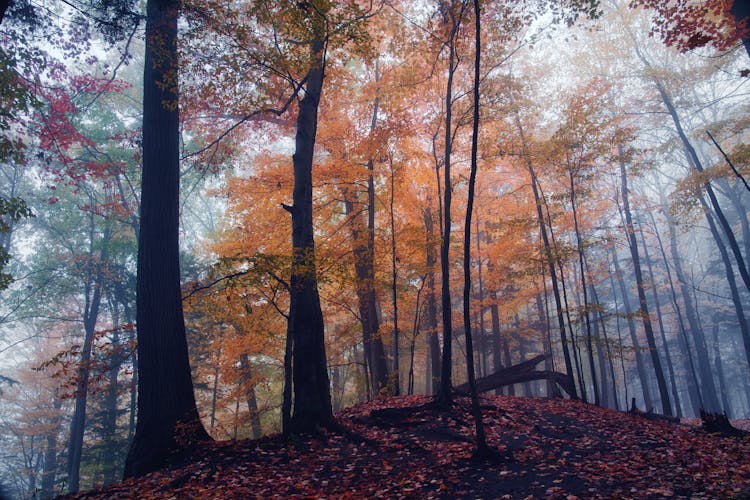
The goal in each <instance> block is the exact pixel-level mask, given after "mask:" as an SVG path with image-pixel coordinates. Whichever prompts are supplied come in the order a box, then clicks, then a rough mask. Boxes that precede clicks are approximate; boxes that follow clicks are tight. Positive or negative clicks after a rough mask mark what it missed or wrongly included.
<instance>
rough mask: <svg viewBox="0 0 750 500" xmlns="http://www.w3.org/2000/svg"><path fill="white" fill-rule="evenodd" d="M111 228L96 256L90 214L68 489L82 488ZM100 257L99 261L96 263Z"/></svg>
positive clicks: (71, 431) (70, 490) (72, 490)
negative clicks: (94, 355)
mask: <svg viewBox="0 0 750 500" xmlns="http://www.w3.org/2000/svg"><path fill="white" fill-rule="evenodd" d="M111 234H112V233H111V230H110V229H109V227H107V228H105V230H104V235H103V236H102V242H101V243H102V245H103V246H102V250H101V252H100V255H99V256H98V257H95V256H94V239H95V238H96V232H95V228H94V216H93V214H92V215H91V219H90V227H89V246H90V252H89V262H88V264H87V268H88V271H87V272H86V275H87V278H86V280H87V281H86V283H85V292H84V296H85V305H84V311H83V328H84V340H83V348H82V350H81V361H80V365H79V367H78V377H77V382H76V393H75V410H74V412H73V418H72V420H71V425H70V439H69V442H68V471H67V472H68V492H69V493H76V492H77V491H78V490H79V489H80V468H81V458H82V457H83V434H84V432H85V429H86V406H87V401H88V386H89V370H90V364H91V350H92V347H93V342H94V333H95V331H96V322H97V320H98V318H99V308H100V305H101V299H102V287H103V281H104V269H103V266H105V265H106V263H107V261H108V258H109V257H108V247H109V240H110V237H111ZM95 258H97V259H98V262H94V259H95Z"/></svg>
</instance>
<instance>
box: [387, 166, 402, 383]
mask: <svg viewBox="0 0 750 500" xmlns="http://www.w3.org/2000/svg"><path fill="white" fill-rule="evenodd" d="M388 163H389V165H390V167H391V199H390V205H389V210H388V212H389V213H390V216H391V297H392V300H393V374H392V375H391V378H392V379H393V380H392V383H391V394H393V395H394V396H398V395H400V394H401V380H400V378H401V377H400V375H399V352H398V343H399V331H398V294H397V289H396V285H397V278H398V269H397V268H396V262H397V261H398V256H397V254H396V218H395V213H394V209H393V205H394V201H395V198H396V193H395V189H396V182H395V176H396V172H395V171H394V168H393V157H390V158H389V162H388Z"/></svg>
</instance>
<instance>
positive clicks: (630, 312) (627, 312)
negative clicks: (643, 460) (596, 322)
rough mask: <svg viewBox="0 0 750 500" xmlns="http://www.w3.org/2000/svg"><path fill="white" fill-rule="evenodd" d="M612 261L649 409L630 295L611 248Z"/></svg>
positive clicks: (646, 381)
mask: <svg viewBox="0 0 750 500" xmlns="http://www.w3.org/2000/svg"><path fill="white" fill-rule="evenodd" d="M612 263H613V264H614V266H615V274H616V275H617V283H618V285H619V286H620V295H622V302H623V307H624V308H625V315H626V316H627V318H628V331H629V332H630V341H631V343H632V344H633V350H635V365H636V368H637V369H638V379H639V380H640V382H641V391H642V393H643V402H644V404H645V405H646V410H647V411H651V410H652V409H653V407H654V404H653V402H652V401H651V390H650V389H649V387H648V376H647V371H646V361H645V360H644V359H643V353H642V352H641V344H640V342H638V334H637V333H636V330H635V322H634V321H633V309H632V308H631V307H630V296H629V292H628V290H627V288H626V287H625V277H624V276H623V272H622V269H620V261H619V259H618V258H617V252H616V250H615V249H614V248H612Z"/></svg>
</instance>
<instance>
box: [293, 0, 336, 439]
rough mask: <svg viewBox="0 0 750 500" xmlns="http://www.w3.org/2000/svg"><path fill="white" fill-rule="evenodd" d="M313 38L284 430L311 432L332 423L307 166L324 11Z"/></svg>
mask: <svg viewBox="0 0 750 500" xmlns="http://www.w3.org/2000/svg"><path fill="white" fill-rule="evenodd" d="M313 15H316V16H318V18H317V19H314V20H313V23H315V25H316V30H317V36H316V38H315V39H314V40H313V41H312V42H311V46H310V49H311V55H312V60H311V68H310V69H309V70H308V72H307V75H306V82H307V85H306V87H305V95H304V97H303V98H302V100H301V101H300V103H299V113H298V115H297V133H296V138H295V153H294V156H293V158H292V160H293V166H294V192H293V206H292V207H291V208H290V211H291V213H292V272H291V277H290V307H289V329H290V332H291V336H292V340H293V354H292V356H293V366H292V374H293V375H292V377H293V382H292V385H293V386H294V406H293V411H292V417H291V420H290V422H289V429H288V431H289V432H291V433H293V434H296V433H302V432H312V431H315V430H317V429H318V428H319V427H330V426H332V425H333V423H334V420H333V410H332V408H331V392H330V383H329V379H328V370H327V361H326V352H325V338H324V327H323V313H322V311H321V308H320V296H319V295H318V280H317V274H316V269H315V244H314V242H313V232H314V231H313V206H312V166H313V152H314V149H315V136H316V133H317V127H318V106H319V104H320V97H321V94H322V91H323V80H324V77H325V42H324V34H325V19H324V15H325V13H324V12H318V13H316V14H313Z"/></svg>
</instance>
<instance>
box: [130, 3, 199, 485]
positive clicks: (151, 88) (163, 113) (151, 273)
mask: <svg viewBox="0 0 750 500" xmlns="http://www.w3.org/2000/svg"><path fill="white" fill-rule="evenodd" d="M178 14H179V3H178V1H177V0H149V2H148V4H147V6H146V59H145V63H144V70H143V177H142V181H141V208H140V219H141V223H140V234H139V238H138V278H137V298H136V322H137V324H138V420H137V424H136V430H135V436H134V437H133V441H132V443H131V445H130V451H129V452H128V457H127V460H126V464H125V472H124V477H126V478H127V477H134V476H142V475H144V474H147V473H149V472H153V471H155V470H158V469H160V468H161V467H163V466H164V465H166V464H167V463H168V462H170V461H172V460H174V459H176V458H179V457H180V456H181V455H182V454H183V453H184V452H185V451H186V450H187V449H188V448H189V447H190V446H191V445H194V444H195V443H196V442H198V441H203V440H206V439H208V434H207V433H206V431H205V429H204V428H203V424H202V423H201V421H200V417H199V415H198V410H197V408H196V405H195V395H194V394H193V382H192V379H191V374H190V361H189V358H188V348H187V341H186V336H185V323H184V318H183V312H182V293H181V290H180V263H179V253H178V252H179V250H178V232H179V185H180V177H179V175H180V169H179V114H178V113H179V112H178V109H179V94H178V86H177V52H176V50H177V19H178Z"/></svg>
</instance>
